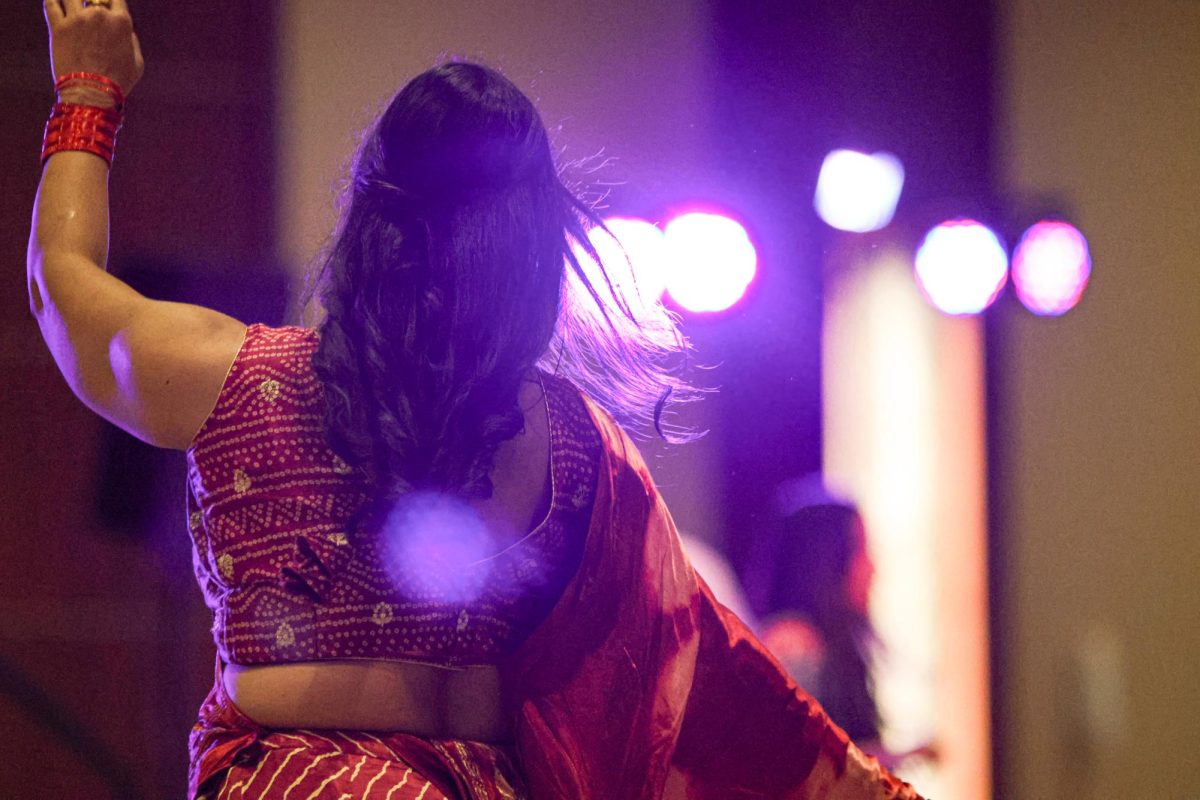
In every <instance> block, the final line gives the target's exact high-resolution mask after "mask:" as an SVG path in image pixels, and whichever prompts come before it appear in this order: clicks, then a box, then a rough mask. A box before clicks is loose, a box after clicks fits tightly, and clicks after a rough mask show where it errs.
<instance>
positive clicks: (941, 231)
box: [916, 219, 1008, 315]
mask: <svg viewBox="0 0 1200 800" xmlns="http://www.w3.org/2000/svg"><path fill="white" fill-rule="evenodd" d="M916 271H917V282H918V283H919V284H920V286H921V291H923V292H924V293H925V296H926V297H927V298H928V299H929V301H930V302H931V303H933V305H934V306H936V307H937V308H939V309H940V310H942V311H943V312H945V313H947V314H951V315H960V314H978V313H979V312H980V311H983V310H984V309H985V308H987V307H988V306H990V305H991V304H992V302H993V301H994V300H995V299H996V297H997V296H998V295H999V294H1000V290H1001V289H1003V288H1004V283H1005V281H1006V280H1007V279H1008V254H1007V253H1005V251H1004V245H1002V244H1001V243H1000V237H998V236H997V235H996V234H995V233H994V232H993V231H992V229H991V228H989V227H988V226H986V225H984V224H983V223H981V222H976V221H975V220H973V219H955V220H948V221H946V222H943V223H942V224H940V225H938V226H937V227H935V228H934V229H933V230H931V231H930V232H929V233H928V234H926V235H925V240H924V241H923V242H922V243H921V246H920V248H918V250H917V256H916Z"/></svg>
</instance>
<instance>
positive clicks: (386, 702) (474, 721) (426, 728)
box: [222, 660, 512, 743]
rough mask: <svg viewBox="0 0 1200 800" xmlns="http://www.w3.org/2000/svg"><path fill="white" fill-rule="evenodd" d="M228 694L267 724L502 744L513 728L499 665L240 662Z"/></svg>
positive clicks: (228, 680) (226, 678)
mask: <svg viewBox="0 0 1200 800" xmlns="http://www.w3.org/2000/svg"><path fill="white" fill-rule="evenodd" d="M222 682H223V684H224V688H225V692H226V694H227V695H228V697H229V699H230V701H232V703H233V704H234V705H235V706H236V707H237V708H238V710H239V711H241V712H242V713H243V714H245V715H246V716H247V717H248V718H250V719H251V720H253V721H254V722H255V723H256V724H258V725H260V726H261V727H264V728H292V729H334V730H359V731H381V732H403V733H411V734H415V735H417V736H422V737H427V738H437V739H468V740H474V741H479V742H489V743H505V742H508V741H510V739H511V735H512V723H511V717H510V715H509V714H507V713H506V711H505V707H504V706H505V704H504V698H503V692H502V686H501V680H500V673H499V670H498V669H496V668H495V667H491V666H476V667H465V668H457V669H449V668H445V667H440V666H436V665H432V664H421V663H416V662H404V661H377V660H361V661H310V662H299V663H293V664H269V665H261V666H241V665H235V664H230V665H228V666H226V667H225V670H224V674H223V676H222Z"/></svg>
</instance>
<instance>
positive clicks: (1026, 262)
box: [1012, 220, 1092, 316]
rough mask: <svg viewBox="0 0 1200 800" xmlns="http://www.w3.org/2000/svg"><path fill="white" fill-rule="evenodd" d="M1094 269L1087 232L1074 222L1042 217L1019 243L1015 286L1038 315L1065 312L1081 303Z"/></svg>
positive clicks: (1016, 257) (1014, 270)
mask: <svg viewBox="0 0 1200 800" xmlns="http://www.w3.org/2000/svg"><path fill="white" fill-rule="evenodd" d="M1091 272H1092V259H1091V256H1090V255H1089V253H1088V243H1087V239H1086V238H1084V235H1083V234H1082V233H1080V232H1079V230H1078V229H1077V228H1076V227H1075V226H1074V225H1071V224H1070V223H1067V222H1061V221H1058V220H1042V221H1041V222H1038V223H1036V224H1034V225H1032V226H1030V228H1029V230H1027V231H1025V234H1024V235H1023V236H1022V237H1021V241H1020V242H1018V243H1017V249H1016V251H1015V252H1014V253H1013V266H1012V273H1013V287H1014V288H1015V289H1016V292H1017V297H1018V298H1019V299H1020V300H1021V303H1022V304H1024V306H1025V307H1026V308H1028V309H1029V310H1030V311H1032V312H1033V313H1034V314H1040V315H1044V316H1056V315H1059V314H1065V313H1066V312H1068V311H1070V310H1071V309H1072V308H1074V307H1075V304H1076V303H1078V302H1079V298H1080V296H1081V295H1082V294H1083V290H1084V289H1085V288H1086V287H1087V283H1088V278H1089V277H1090V275H1091Z"/></svg>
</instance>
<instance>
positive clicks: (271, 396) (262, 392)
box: [258, 378, 279, 403]
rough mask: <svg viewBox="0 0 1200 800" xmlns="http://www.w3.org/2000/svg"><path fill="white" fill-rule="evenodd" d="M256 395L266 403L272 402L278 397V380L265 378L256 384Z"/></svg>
mask: <svg viewBox="0 0 1200 800" xmlns="http://www.w3.org/2000/svg"><path fill="white" fill-rule="evenodd" d="M258 395H259V397H261V398H262V399H263V400H266V401H267V402H268V403H274V402H275V401H276V400H278V399H279V381H277V380H275V379H274V378H267V379H266V380H265V381H263V382H262V383H260V384H259V385H258Z"/></svg>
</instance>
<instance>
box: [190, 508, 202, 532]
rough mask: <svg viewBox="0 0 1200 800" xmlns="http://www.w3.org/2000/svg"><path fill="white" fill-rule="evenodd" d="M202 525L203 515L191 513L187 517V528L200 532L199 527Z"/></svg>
mask: <svg viewBox="0 0 1200 800" xmlns="http://www.w3.org/2000/svg"><path fill="white" fill-rule="evenodd" d="M203 523H204V513H203V512H201V511H193V512H192V513H191V514H189V515H188V527H189V528H191V529H192V530H194V531H198V530H200V526H201V525H202V524H203Z"/></svg>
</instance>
